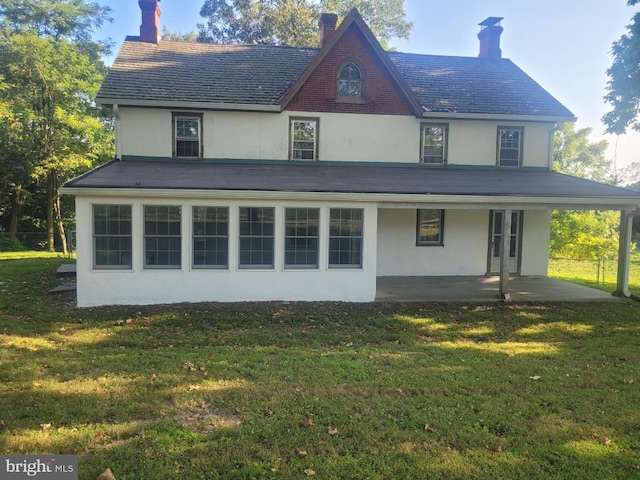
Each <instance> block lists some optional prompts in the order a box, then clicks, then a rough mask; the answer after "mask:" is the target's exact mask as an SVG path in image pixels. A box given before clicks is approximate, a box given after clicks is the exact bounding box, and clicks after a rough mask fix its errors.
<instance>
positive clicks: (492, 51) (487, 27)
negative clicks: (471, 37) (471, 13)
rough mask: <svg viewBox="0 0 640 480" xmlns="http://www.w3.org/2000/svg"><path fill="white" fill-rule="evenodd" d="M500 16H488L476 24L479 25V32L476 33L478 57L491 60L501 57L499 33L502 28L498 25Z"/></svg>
mask: <svg viewBox="0 0 640 480" xmlns="http://www.w3.org/2000/svg"><path fill="white" fill-rule="evenodd" d="M502 18H503V17H489V18H487V19H486V20H484V21H482V22H480V23H479V24H478V25H480V33H478V39H479V40H480V53H479V54H478V57H479V58H488V59H491V60H497V59H500V58H502V50H500V35H501V34H502V31H503V30H504V29H503V28H502V27H501V26H500V21H501V20H502Z"/></svg>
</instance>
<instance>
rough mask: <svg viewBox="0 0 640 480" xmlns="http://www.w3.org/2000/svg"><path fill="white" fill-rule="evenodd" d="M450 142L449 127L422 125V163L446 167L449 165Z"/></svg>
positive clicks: (444, 125)
mask: <svg viewBox="0 0 640 480" xmlns="http://www.w3.org/2000/svg"><path fill="white" fill-rule="evenodd" d="M448 141H449V125H447V124H444V123H442V124H435V123H423V124H422V152H421V156H420V160H421V162H422V163H428V164H432V165H444V164H445V163H447V143H448Z"/></svg>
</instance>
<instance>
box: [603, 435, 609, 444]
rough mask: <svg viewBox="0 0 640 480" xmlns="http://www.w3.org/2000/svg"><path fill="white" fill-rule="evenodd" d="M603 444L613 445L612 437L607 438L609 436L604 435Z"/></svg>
mask: <svg viewBox="0 0 640 480" xmlns="http://www.w3.org/2000/svg"><path fill="white" fill-rule="evenodd" d="M602 444H603V445H611V439H610V438H607V437H602Z"/></svg>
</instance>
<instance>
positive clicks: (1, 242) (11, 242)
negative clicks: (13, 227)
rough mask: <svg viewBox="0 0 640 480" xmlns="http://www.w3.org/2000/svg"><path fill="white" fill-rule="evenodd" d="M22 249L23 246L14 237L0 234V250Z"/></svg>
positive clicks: (12, 250)
mask: <svg viewBox="0 0 640 480" xmlns="http://www.w3.org/2000/svg"><path fill="white" fill-rule="evenodd" d="M21 250H24V247H23V246H22V244H21V243H20V240H18V239H17V238H16V237H12V236H11V235H2V236H0V252H19V251H21Z"/></svg>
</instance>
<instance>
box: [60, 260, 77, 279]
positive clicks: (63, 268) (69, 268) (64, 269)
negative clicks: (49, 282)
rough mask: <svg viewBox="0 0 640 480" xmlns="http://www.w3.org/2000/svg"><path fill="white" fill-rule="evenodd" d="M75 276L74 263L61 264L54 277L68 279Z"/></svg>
mask: <svg viewBox="0 0 640 480" xmlns="http://www.w3.org/2000/svg"><path fill="white" fill-rule="evenodd" d="M75 276H76V264H75V263H63V264H62V265H60V266H59V267H58V269H57V270H56V277H58V278H68V277H74V278H75Z"/></svg>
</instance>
